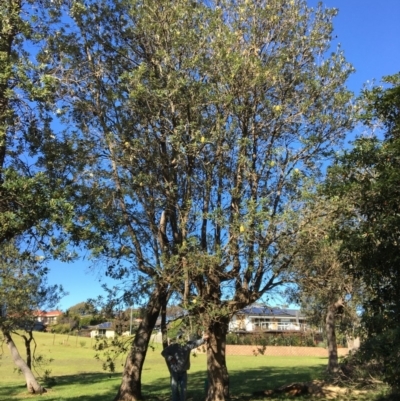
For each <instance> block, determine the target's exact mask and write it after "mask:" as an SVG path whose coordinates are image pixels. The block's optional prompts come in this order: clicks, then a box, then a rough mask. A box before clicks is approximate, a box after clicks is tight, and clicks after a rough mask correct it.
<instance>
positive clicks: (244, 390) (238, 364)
mask: <svg viewBox="0 0 400 401" xmlns="http://www.w3.org/2000/svg"><path fill="white" fill-rule="evenodd" d="M35 338H36V343H37V350H36V354H37V355H38V354H41V355H45V356H46V357H50V358H53V359H54V361H53V362H52V363H51V364H50V365H48V368H49V369H51V376H52V377H53V378H54V379H55V384H54V385H53V386H52V387H51V388H48V392H47V393H46V394H43V395H42V396H32V395H29V394H28V393H27V390H26V386H25V382H24V378H23V376H22V375H19V374H18V373H17V372H15V370H14V364H13V362H12V360H11V357H10V355H9V351H8V348H7V347H6V346H5V345H3V347H2V354H1V359H0V383H1V384H0V400H4V401H9V400H10V401H11V400H27V399H33V398H40V400H43V401H72V400H74V401H111V400H112V399H113V397H114V396H115V394H116V392H117V389H118V387H119V384H120V380H121V372H122V368H123V363H124V358H122V359H121V360H120V361H119V363H118V364H117V366H116V373H113V374H110V373H107V372H105V371H103V369H102V363H101V362H100V361H97V360H96V359H95V358H94V354H95V351H94V350H93V349H92V347H91V345H92V342H93V343H94V340H91V339H90V338H82V337H78V338H76V337H72V336H69V337H68V336H67V335H61V334H56V335H53V334H50V333H36V334H35ZM14 341H15V342H16V344H17V346H18V349H19V351H20V352H21V355H24V354H23V352H24V348H23V346H22V343H21V342H20V341H19V339H18V337H17V336H15V337H14ZM152 345H153V346H154V350H152V349H149V351H148V354H147V358H146V362H145V365H144V371H143V375H142V376H143V381H142V383H143V384H142V385H143V389H142V390H143V394H144V396H145V398H146V399H148V400H159V401H168V400H169V394H170V393H169V375H168V370H167V367H166V365H165V362H164V359H163V358H162V356H161V355H160V352H161V345H159V344H152ZM227 364H228V369H229V374H230V389H231V395H232V398H234V399H236V400H246V401H251V400H255V398H254V397H252V396H251V395H252V393H253V392H254V391H261V390H265V389H272V388H275V387H277V386H280V385H283V384H289V383H291V382H296V381H309V380H313V379H318V378H320V377H321V376H322V373H323V370H324V368H325V366H326V364H327V359H326V358H319V357H307V358H305V357H271V356H269V357H266V356H262V355H259V356H228V357H227ZM205 378H206V357H205V355H196V356H192V358H191V369H190V371H189V379H188V383H189V385H188V401H200V400H202V399H203V396H204V381H205ZM265 399H266V400H267V399H268V400H278V399H279V400H284V399H285V398H271V397H269V398H265ZM297 399H298V398H297ZM351 399H352V400H354V398H351ZM367 399H368V400H372V399H373V397H372V395H370V396H369V397H368V398H367ZM259 400H260V399H259ZM341 400H343V398H341Z"/></svg>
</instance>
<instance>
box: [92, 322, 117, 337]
mask: <svg viewBox="0 0 400 401" xmlns="http://www.w3.org/2000/svg"><path fill="white" fill-rule="evenodd" d="M114 336H115V330H114V329H113V328H112V323H111V322H105V323H101V324H97V325H96V326H90V337H92V338H94V337H107V338H112V337H114Z"/></svg>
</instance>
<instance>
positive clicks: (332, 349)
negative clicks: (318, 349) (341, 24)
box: [325, 299, 343, 373]
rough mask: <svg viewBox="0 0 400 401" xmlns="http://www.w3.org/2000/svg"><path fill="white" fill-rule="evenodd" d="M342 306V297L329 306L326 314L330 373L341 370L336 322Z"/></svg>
mask: <svg viewBox="0 0 400 401" xmlns="http://www.w3.org/2000/svg"><path fill="white" fill-rule="evenodd" d="M341 306H343V302H342V300H341V299H340V300H339V301H337V302H335V303H334V304H332V305H330V306H329V307H328V313H327V314H326V321H325V324H326V338H327V342H328V367H327V371H328V373H336V372H337V371H338V370H339V363H338V350H337V341H336V331H335V324H336V314H337V311H338V309H339V308H340V307H341Z"/></svg>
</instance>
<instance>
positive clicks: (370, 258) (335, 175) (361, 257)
mask: <svg viewBox="0 0 400 401" xmlns="http://www.w3.org/2000/svg"><path fill="white" fill-rule="evenodd" d="M360 100H361V102H362V103H361V104H362V105H363V107H362V113H361V117H362V121H363V122H364V123H365V124H366V127H367V130H368V135H365V136H362V137H360V138H357V139H356V140H355V141H354V143H353V147H352V148H351V149H350V150H348V151H346V152H345V153H344V154H343V155H342V156H341V157H340V158H338V160H337V163H336V164H335V165H333V166H332V167H331V168H330V170H329V176H328V181H327V191H328V193H330V194H331V195H332V196H333V197H343V198H346V199H347V204H348V205H351V208H346V209H343V210H342V217H343V220H342V222H341V225H340V227H341V232H340V237H341V239H342V241H343V246H342V255H343V259H344V260H345V261H347V269H348V271H349V272H350V273H351V274H352V275H354V276H355V277H357V278H359V279H362V280H363V282H364V283H365V285H366V286H367V288H368V290H369V293H368V294H369V295H368V298H367V301H366V302H364V305H363V314H362V323H363V324H362V328H363V329H364V330H363V332H362V334H363V341H362V345H361V355H363V357H364V360H367V361H380V362H381V363H382V364H383V365H384V370H383V371H384V376H385V379H386V381H387V382H388V383H390V384H391V385H392V386H393V388H394V389H395V390H396V391H399V388H400V381H399V367H398V366H399V365H398V360H397V355H398V352H399V348H398V344H399V339H400V331H399V325H398V322H399V318H400V303H399V299H400V281H399V280H400V279H399V277H400V274H399V257H400V253H399V232H400V231H399V230H400V219H399V216H400V214H399V205H400V202H399V200H400V192H399V191H400V190H399V188H400V173H399V172H400V169H399V167H400V164H399V163H400V138H399V132H400V131H399V127H400V74H397V75H394V76H388V77H385V78H384V79H383V85H382V86H379V87H374V88H372V89H369V90H365V91H364V92H363V94H362V97H361V99H360Z"/></svg>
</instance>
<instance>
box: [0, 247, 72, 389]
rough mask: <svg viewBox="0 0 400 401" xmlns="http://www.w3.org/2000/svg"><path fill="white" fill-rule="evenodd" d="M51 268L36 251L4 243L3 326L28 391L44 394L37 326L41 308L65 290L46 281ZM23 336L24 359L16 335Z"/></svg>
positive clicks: (0, 263)
mask: <svg viewBox="0 0 400 401" xmlns="http://www.w3.org/2000/svg"><path fill="white" fill-rule="evenodd" d="M46 273H47V269H46V267H45V266H43V263H42V262H41V261H40V260H38V258H37V257H36V256H35V255H32V254H29V253H28V252H24V253H20V252H19V251H18V249H17V248H16V247H15V245H14V244H13V243H12V244H8V245H4V244H3V245H1V252H0V304H1V305H2V309H3V313H2V315H1V316H0V330H1V333H2V335H3V337H4V340H5V343H6V344H7V347H8V348H9V350H10V352H11V356H12V358H13V360H14V363H15V365H16V366H17V367H18V368H19V369H20V370H21V372H22V373H23V375H24V377H25V380H26V385H27V388H28V391H29V392H30V393H35V394H41V393H43V392H44V391H45V389H44V388H43V387H42V386H41V385H40V384H39V383H38V382H37V380H36V378H35V376H34V375H33V373H32V368H33V367H34V360H35V357H34V350H32V347H31V343H32V342H35V340H34V337H33V333H32V332H33V329H34V326H35V323H36V321H37V312H38V311H42V310H44V309H45V308H46V307H53V306H54V305H56V304H57V302H58V301H59V299H60V297H61V296H63V294H64V292H63V289H62V287H58V286H57V285H54V286H48V285H46V280H45V278H46ZM13 335H19V336H21V337H22V338H23V340H24V344H25V351H26V360H24V359H23V358H22V357H21V355H20V353H19V352H18V349H17V347H16V346H15V343H14V341H13V338H12V336H13Z"/></svg>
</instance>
